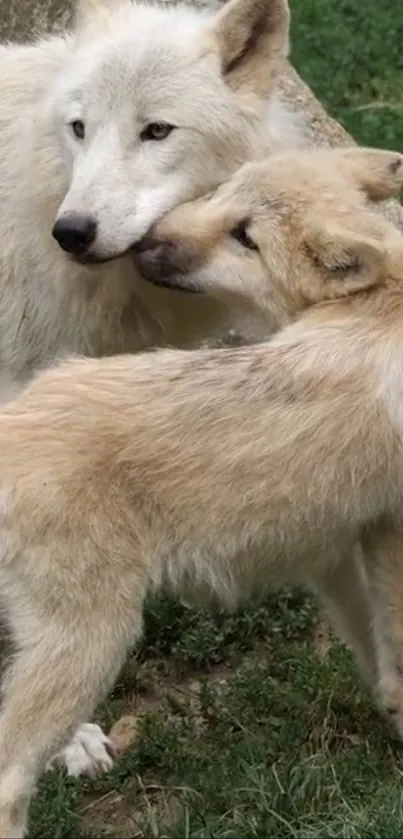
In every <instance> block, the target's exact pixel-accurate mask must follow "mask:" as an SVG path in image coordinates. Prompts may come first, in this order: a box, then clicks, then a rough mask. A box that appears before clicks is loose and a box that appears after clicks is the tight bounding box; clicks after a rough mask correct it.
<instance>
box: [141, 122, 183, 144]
mask: <svg viewBox="0 0 403 839" xmlns="http://www.w3.org/2000/svg"><path fill="white" fill-rule="evenodd" d="M175 127H176V126H175V125H170V124H169V122H149V123H148V125H146V127H145V128H143V130H142V132H141V134H140V139H141V140H166V138H167V137H169V135H170V134H171V132H172V131H174V129H175Z"/></svg>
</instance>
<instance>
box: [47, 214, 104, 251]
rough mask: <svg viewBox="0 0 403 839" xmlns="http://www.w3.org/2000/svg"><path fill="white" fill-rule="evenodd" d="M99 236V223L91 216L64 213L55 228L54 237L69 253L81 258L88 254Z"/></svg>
mask: <svg viewBox="0 0 403 839" xmlns="http://www.w3.org/2000/svg"><path fill="white" fill-rule="evenodd" d="M96 235H97V223H96V221H95V219H93V218H91V216H84V215H81V214H80V213H64V215H62V216H60V218H59V219H58V220H57V221H56V223H55V224H54V226H53V230H52V236H53V237H54V238H55V239H56V242H58V244H59V245H60V247H61V248H63V250H64V251H67V252H68V253H73V254H75V255H76V256H81V255H82V254H84V253H86V251H87V250H88V248H89V247H90V245H92V243H93V242H94V241H95V237H96Z"/></svg>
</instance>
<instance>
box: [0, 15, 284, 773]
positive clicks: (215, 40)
mask: <svg viewBox="0 0 403 839" xmlns="http://www.w3.org/2000/svg"><path fill="white" fill-rule="evenodd" d="M288 27H289V12H288V6H287V2H286V0H230V2H229V3H228V4H227V5H225V6H224V7H223V8H222V9H220V11H218V12H215V13H211V12H210V13H207V12H201V11H197V10H195V9H192V8H189V7H187V6H185V5H181V4H180V5H176V6H173V7H169V6H161V7H159V6H158V5H153V4H146V3H131V2H129V0H110V2H108V0H79V3H78V6H77V9H76V23H75V28H74V31H72V32H71V33H69V34H67V35H65V36H61V37H49V38H44V39H42V40H40V41H39V42H37V43H34V44H30V45H14V44H11V45H4V46H2V47H0V95H1V111H0V233H1V252H0V399H1V400H3V401H5V400H7V399H9V398H11V397H12V396H13V395H14V394H15V393H17V392H18V390H19V389H20V388H21V386H22V385H23V384H24V383H25V382H26V381H27V380H28V379H29V377H30V376H31V375H32V373H33V372H34V371H35V370H36V369H38V368H40V367H44V366H46V365H48V364H50V363H52V362H53V361H54V360H55V359H56V358H57V357H58V356H61V355H63V354H65V353H72V352H73V353H74V352H78V353H82V354H87V355H107V354H113V353H116V352H123V351H126V352H132V351H135V350H138V349H140V348H144V347H147V346H150V345H153V344H154V345H155V344H161V343H172V344H176V345H181V344H183V345H185V344H187V343H188V344H189V343H192V342H194V343H195V342H197V341H198V340H199V339H202V338H204V337H206V336H207V335H208V333H209V332H210V333H216V334H218V333H219V332H220V330H224V329H226V328H227V321H226V318H225V310H220V309H219V306H218V303H214V302H213V301H209V300H207V301H205V300H200V298H197V299H195V300H193V298H192V297H191V295H187V296H185V295H181V294H176V293H175V292H167V291H165V290H163V289H155V288H153V287H152V286H150V285H148V284H147V283H145V282H142V280H141V279H140V278H139V276H138V274H137V273H136V271H135V268H134V264H133V261H132V258H131V256H130V249H131V248H132V247H133V246H134V245H135V243H136V242H137V241H138V240H139V239H140V238H141V237H142V236H143V235H144V234H145V233H146V232H147V230H148V228H149V227H150V225H151V224H152V223H153V222H155V221H156V220H157V219H158V218H159V217H160V216H162V215H163V214H164V213H165V212H166V211H168V210H169V209H171V208H172V207H173V206H174V205H176V204H178V203H179V202H180V201H182V200H185V199H190V198H192V197H194V196H197V194H199V193H201V192H203V191H205V190H206V189H209V188H211V187H213V186H215V185H216V184H217V183H218V182H220V181H221V180H224V179H225V178H226V177H227V176H228V174H229V173H230V172H231V171H233V170H235V169H236V168H237V167H238V166H239V165H240V164H241V163H242V162H243V161H244V160H245V159H247V158H248V157H250V156H252V155H256V154H259V153H260V149H261V148H262V147H263V146H266V144H267V142H269V141H270V140H272V141H274V142H276V141H279V140H280V141H281V142H282V143H284V142H285V141H286V140H287V138H288V141H289V143H290V144H294V142H295V141H296V139H297V135H296V132H295V130H294V123H293V120H292V118H291V120H290V119H289V115H288V114H287V112H286V111H283V110H282V108H281V106H279V104H278V103H277V102H276V101H275V99H274V98H273V92H274V89H275V82H276V76H277V74H278V71H279V68H280V66H281V62H282V59H283V57H284V56H285V55H286V53H287V50H288ZM52 234H53V235H52ZM76 746H77V740H76ZM105 746H106V744H105V742H104V740H103V737H102V735H101V732H100V730H99V729H98V728H97V727H94V726H92V727H91V726H90V727H88V726H87V727H85V728H84V729H82V730H81V732H80V739H79V743H78V747H77V748H78V750H77V748H73V749H71V748H69V750H68V765H69V768H70V771H71V772H73V773H74V774H77V773H79V772H81V771H95V770H96V768H97V767H105V766H108V765H109V763H110V758H109V756H108V754H107V751H106V748H105Z"/></svg>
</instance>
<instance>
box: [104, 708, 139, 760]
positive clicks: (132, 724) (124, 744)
mask: <svg viewBox="0 0 403 839" xmlns="http://www.w3.org/2000/svg"><path fill="white" fill-rule="evenodd" d="M137 722H138V719H137V717H134V716H132V715H130V714H126V715H125V716H123V717H120V719H118V720H117V721H116V722H115V723H114V725H113V726H112V728H111V730H110V732H109V734H108V737H109V740H110V741H111V743H112V746H113V749H114V751H115V752H116V754H117V755H119V754H124V752H128V751H129V749H130V747H131V746H132V744H133V743H134V741H135V739H136V734H137Z"/></svg>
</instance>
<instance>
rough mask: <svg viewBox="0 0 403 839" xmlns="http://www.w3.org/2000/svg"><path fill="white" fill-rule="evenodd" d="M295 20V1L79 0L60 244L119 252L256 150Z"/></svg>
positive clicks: (68, 85) (62, 100) (65, 127)
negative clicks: (216, 6) (149, 0)
mask: <svg viewBox="0 0 403 839" xmlns="http://www.w3.org/2000/svg"><path fill="white" fill-rule="evenodd" d="M288 26H289V13H288V6H287V0H229V2H228V3H227V4H226V5H225V6H224V7H223V8H222V9H221V10H219V11H218V12H215V13H213V14H212V13H211V12H210V13H209V14H207V13H205V12H204V13H202V12H200V10H199V11H196V10H195V9H192V8H189V7H187V6H186V5H173V6H170V5H165V6H163V5H160V6H158V5H153V4H146V3H132V2H130V0H79V5H78V9H77V21H76V32H75V34H74V36H73V38H74V39H73V44H72V51H71V53H70V56H69V59H68V62H67V65H66V66H65V67H64V69H63V72H62V73H61V76H60V78H59V79H58V82H57V84H56V95H55V99H54V102H53V104H52V108H54V113H55V118H56V121H57V126H58V132H59V137H60V142H61V143H62V146H63V157H64V159H65V160H66V161H67V162H66V166H67V167H68V182H69V186H68V190H67V193H66V195H65V197H64V200H63V201H62V203H61V206H60V208H59V210H58V214H57V218H56V219H55V226H54V228H53V235H54V237H55V238H56V240H57V241H58V242H59V244H60V246H61V247H62V248H63V249H64V250H66V251H68V252H70V253H71V254H73V255H74V256H75V257H76V258H77V259H79V260H80V261H84V262H94V261H95V262H98V261H103V260H107V259H112V258H115V257H117V256H119V255H121V254H123V253H124V252H125V251H127V250H128V249H129V248H130V247H131V246H132V245H134V244H135V243H136V242H137V241H138V240H139V239H140V238H141V237H142V236H144V234H145V233H146V232H147V231H148V229H149V228H150V226H151V225H152V224H153V223H154V222H155V221H156V220H157V219H158V218H160V217H161V216H162V215H163V214H164V213H165V212H167V211H168V210H170V209H171V208H172V207H173V206H175V205H176V204H178V203H179V202H181V201H183V200H188V199H192V198H193V197H196V196H197V195H199V194H200V193H202V192H204V191H205V190H206V189H210V188H211V187H214V186H216V185H217V184H218V183H219V182H220V181H222V180H223V179H224V178H226V177H227V176H228V174H229V173H230V172H231V171H233V170H235V169H236V168H237V167H238V166H239V165H240V164H241V163H242V162H243V161H244V160H245V159H246V158H248V157H249V156H251V155H252V154H253V153H256V150H257V148H259V144H260V142H263V134H264V132H263V128H264V125H265V118H266V116H267V108H268V96H269V95H270V93H271V91H272V88H273V85H274V79H275V76H276V71H277V70H278V68H279V66H280V62H281V60H282V59H283V57H284V55H285V54H286V53H287V50H288ZM266 139H267V138H266Z"/></svg>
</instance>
